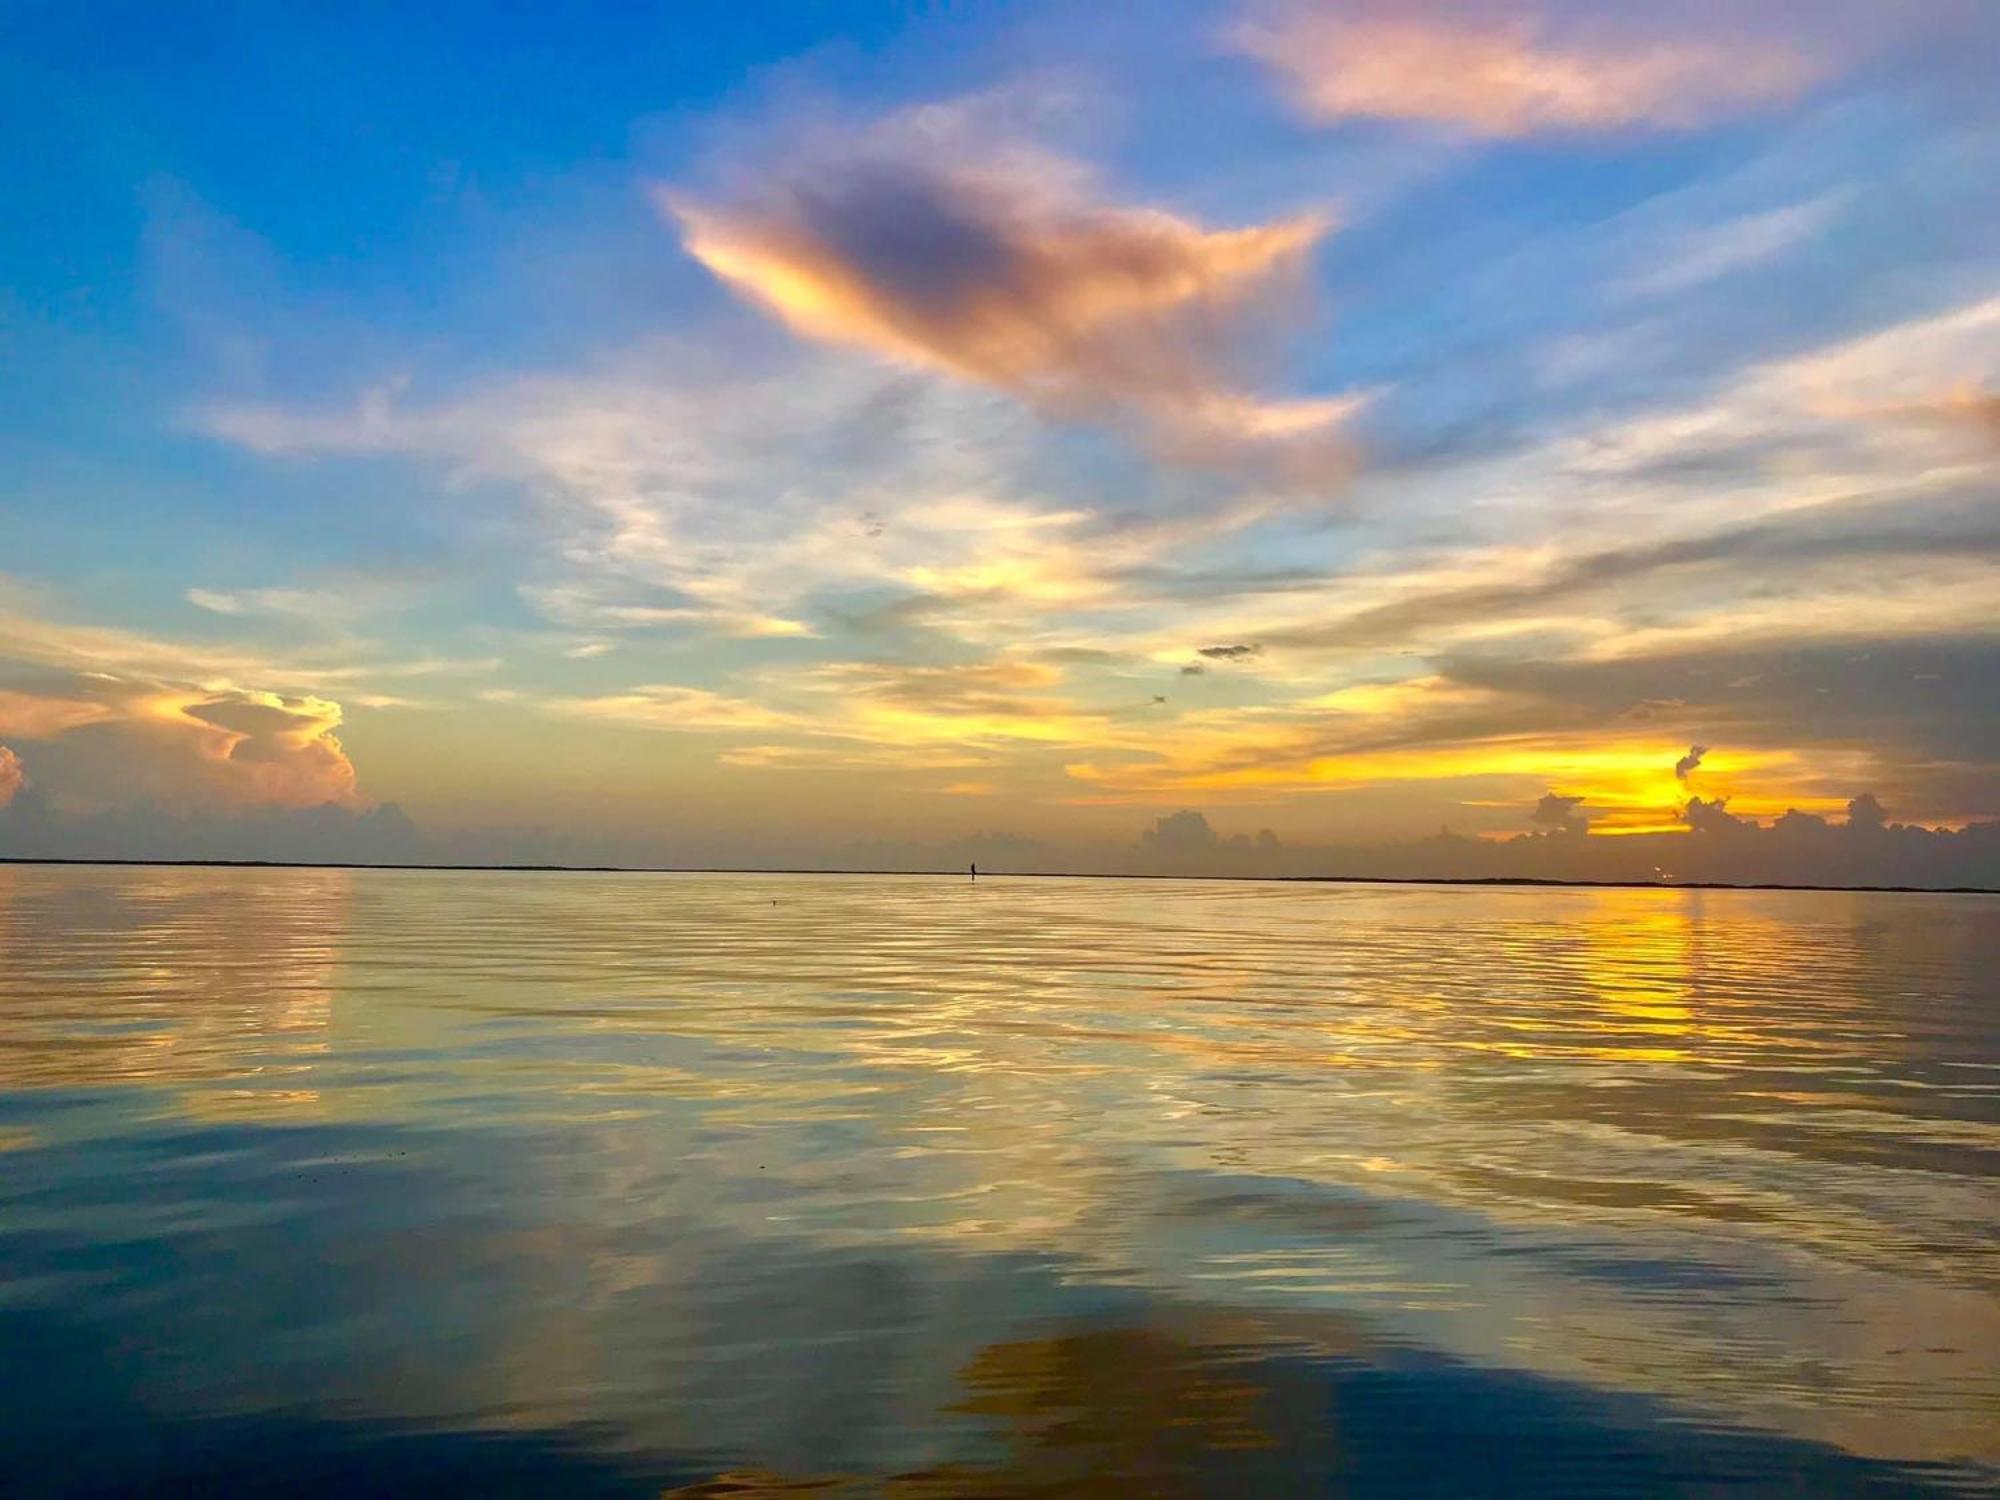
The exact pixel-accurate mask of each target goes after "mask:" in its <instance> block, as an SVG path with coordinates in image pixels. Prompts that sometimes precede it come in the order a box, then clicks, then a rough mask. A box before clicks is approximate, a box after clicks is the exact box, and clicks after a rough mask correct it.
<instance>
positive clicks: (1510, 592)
mask: <svg viewBox="0 0 2000 1500" xmlns="http://www.w3.org/2000/svg"><path fill="white" fill-rule="evenodd" d="M1896 557H1906V558H1907V557H1952V558H1971V557H2000V511H1996V509H1995V507H1994V506H1993V504H1992V497H1991V495H1990V494H1988V493H1986V492H1983V491H1981V492H1971V491H1968V492H1965V493H1962V494H1958V495H1954V496H1952V497H1950V498H1949V499H1948V500H1947V501H1945V502H1942V503H1938V504H1932V505H1924V506H1915V505H1912V504H1911V503H1909V502H1908V501H1906V500H1900V499H1899V500H1896V501H1881V500H1874V499H1871V500H1868V501H1864V502H1854V503H1845V504H1836V505H1823V506H1816V507H1814V508H1812V509H1810V510H1806V511H1802V512H1796V513H1793V514H1789V515H1785V516H1779V517H1775V518H1772V519H1769V520H1763V521H1757V522H1752V523H1750V524H1747V525H1743V526H1735V527H1730V528H1727V529H1725V530H1721V531H1714V532H1709V533H1707V534H1705V535H1702V536H1696V537H1679V538H1674V539H1672V540H1669V541H1664V542H1650V543H1647V544H1645V545H1643V546H1635V547H1614V548H1606V549H1602V550H1600V551H1596V552H1590V553H1584V554H1582V555H1580V556H1577V557H1573V558H1570V559H1568V560H1567V561H1564V562H1562V563H1560V564H1558V565H1557V566H1556V567H1554V568H1553V569H1551V570H1549V571H1547V572H1545V573H1543V574H1542V575H1541V576H1539V577H1536V578H1530V579H1526V580H1518V579H1514V578H1509V579H1506V580H1504V581H1501V582H1496V583H1490V584H1475V585H1470V586H1466V587H1459V588H1449V589H1439V590H1435V591H1433V592H1431V593H1426V594H1418V595H1415V596H1414V597H1411V598H1408V599H1399V600H1396V601H1395V602H1393V603H1390V604H1383V605H1378V606H1377V607H1375V608H1373V609H1367V610H1362V611H1360V612H1359V613H1357V614H1352V615H1349V616H1347V617H1346V618H1344V619H1338V620H1331V621H1328V622H1326V623H1324V624H1319V625H1308V626H1300V627H1296V628H1294V629H1290V630H1283V631H1276V632H1272V633H1270V634H1268V635H1267V636H1266V637H1265V640H1266V643H1267V644H1269V645H1270V646H1272V647H1273V648H1279V649H1282V648H1300V649H1304V648H1328V647H1335V648H1341V647H1349V648H1357V649H1359V648H1367V647H1372V646H1380V645H1390V644H1398V643H1401V642H1404V641H1406V640H1408V639H1409V638H1410V637H1412V636H1417V635H1421V634H1422V633H1423V632H1425V631H1429V630H1436V629H1442V628H1449V627H1453V626H1457V625H1460V624H1465V623H1469V622H1486V621H1490V620H1493V619H1495V618H1500V617H1506V616H1510V615H1517V614H1528V613H1533V612H1538V611H1542V610H1545V609H1547V608H1548V607H1549V606H1551V605H1554V604H1560V603H1564V602H1568V601H1572V600H1578V599H1582V598H1585V597H1587V596H1589V595H1591V594H1594V593H1597V592H1599V591H1601V590H1607V589H1613V588H1619V589H1621V590H1622V589H1624V588H1625V587H1626V586H1628V585H1631V584H1633V583H1634V582H1636V581H1638V580H1640V579H1647V578H1653V577H1656V576H1658V575H1660V574H1665V573H1674V572H1694V571H1698V570H1703V569H1712V570H1718V571H1723V572H1738V573H1755V574H1757V575H1759V581H1760V588H1761V589H1763V590H1764V591H1766V592H1768V591H1769V590H1770V589H1771V588H1772V584H1773V579H1772V575H1773V570H1774V569H1777V568H1779V567H1781V566H1783V565H1786V564H1809V563H1815V562H1825V561H1840V560H1851V561H1885V560H1887V559H1890V558H1896ZM1621 597H1623V596H1622V595H1621ZM1633 597H1638V595H1637V594H1634V595H1633ZM1653 602H1654V603H1655V604H1656V603H1657V601H1656V600H1655V601H1653Z"/></svg>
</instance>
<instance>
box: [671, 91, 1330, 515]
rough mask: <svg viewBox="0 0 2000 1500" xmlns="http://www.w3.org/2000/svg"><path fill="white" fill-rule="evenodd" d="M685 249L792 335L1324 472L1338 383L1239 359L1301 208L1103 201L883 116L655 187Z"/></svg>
mask: <svg viewBox="0 0 2000 1500" xmlns="http://www.w3.org/2000/svg"><path fill="white" fill-rule="evenodd" d="M660 202H661V205H662V207H663V209H664V211H665V212H666V213H667V214H668V215H670V216H671V218H672V219H673V220H674V222H676V223H677V224H678V225H679V227H680V230H681V233H682V237H683V242H684V244H685V245H686V248H687V250H688V253H689V254H691V255H692V256H693V257H694V258H695V259H696V260H698V261H700V262H701V263H702V264H703V265H704V266H706V267H707V268H708V269H709V270H710V271H712V272H714V273H715V275H716V276H718V277H719V278H721V279H722V280H723V281H724V282H726V283H728V285H729V286H731V287H732V288H733V289H735V290H736V291H737V292H738V293H739V294H741V295H742V296H743V297H745V298H746V299H747V300H749V301H751V302H753V303H755V304H756V305H758V306H760V307H762V308H763V309H764V310H766V311H767V312H769V313H771V314H772V315H773V316H775V317H776V318H777V319H779V320H780V321H781V322H783V323H784V324H785V325H786V326H787V327H789V328H791V329H792V330H793V331H794V332H797V333H799V334H802V335H804V336H806V337H808V338H811V339H815V340H820V341H824V342H827V343H832V344H837V345H843V346H847V347H851V348H858V349H863V350H866V351H868V352H870V353H872V354H875V355H878V356H882V357H885V358H888V359H892V360H896V361H899V362H902V363H904V364H907V365H911V366H914V367H917V368H922V369H929V370H936V371H942V372H944V373H946V374H948V375H951V376H953V377H955V378H957V379H960V380H965V381H969V382H973V383H976V384H979V385H984V386H990V387H993V388H996V389H999V390H1003V391H1006V392H1008V393H1010V394H1012V395H1015V396H1018V397H1020V398H1022V399H1024V400H1026V401H1028V402H1030V403H1032V404H1034V405H1037V406H1039V407H1042V408H1044V409H1047V410H1051V411H1054V412H1057V413H1059V414H1063V415H1085V416H1105V415H1109V416H1113V417H1118V418H1123V419H1129V420H1132V421H1135V422H1136V423H1137V424H1138V425H1139V426H1140V427H1141V428H1142V429H1143V430H1144V431H1145V432H1146V434H1147V435H1148V437H1149V440H1150V441H1151V442H1152V443H1153V444H1154V445H1155V446H1156V447H1157V448H1160V449H1163V450H1165V451H1167V452H1169V453H1170V454H1171V455H1172V456H1175V457H1178V458H1181V459H1186V460H1188V461H1191V462H1207V461H1214V462H1218V463H1222V464H1224V465H1234V464H1238V463H1256V464H1260V465H1262V466H1265V467H1267V468H1269V469H1271V470H1273V471H1274V472H1275V471H1283V472H1286V473H1289V474H1291V475H1292V476H1294V477H1323V476H1324V475H1325V474H1327V473H1328V472H1330V469H1331V466H1332V464H1334V463H1335V462H1336V461H1337V460H1338V459H1339V458H1340V457H1341V450H1340V445H1339V443H1338V429H1339V427H1340V424H1341V421H1342V419H1343V418H1344V417H1346V416H1347V415H1348V413H1349V412H1350V411H1351V410H1352V409H1353V408H1354V407H1355V406H1356V405H1357V404H1358V403H1357V401H1356V400H1355V399H1354V398H1351V397H1338V398H1325V399H1312V400H1293V401H1268V400H1264V399H1262V398H1259V397H1255V396H1253V395H1250V394H1248V393H1247V392H1246V390H1245V389H1244V388H1243V386H1242V384H1241V379H1240V377H1241V375H1242V373H1243V369H1242V367H1243V366H1244V364H1245V363H1246V361H1247V360H1248V359H1249V357H1250V355H1251V354H1252V352H1253V350H1254V349H1255V347H1256V346H1257V345H1258V343H1259V342H1260V341H1263V340H1265V339H1267V337H1268V336H1269V335H1270V334H1271V333H1273V332H1274V331H1276V330H1277V329H1278V328H1279V327H1280V325H1281V322H1282V321H1283V319H1284V318H1291V317H1295V315H1296V309H1297V306H1298V304H1299V302H1300V300H1301V298H1302V297H1303V295H1304V288H1305V278H1304V275H1303V273H1304V270H1305V266H1306V260H1307V257H1308V255H1309V253H1310V252H1311V250H1312V248H1313V246H1314V245H1315V244H1316V243H1317V242H1318V240H1319V239H1320V237H1321V236H1322V235H1323V234H1324V233H1325V229H1326V224H1325V222H1324V221H1323V220H1322V219H1319V218H1316V217H1300V218H1292V219H1283V220H1276V221H1272V222H1270V223H1265V224H1258V225H1252V226H1249V227H1246V228H1237V229H1210V228H1206V227H1203V226H1201V225H1199V224H1196V223H1194V222H1192V221H1190V220H1188V219H1186V218H1183V217H1180V216H1178V215H1176V214H1173V213H1169V212H1166V211H1165V210H1161V209H1152V208H1133V207H1125V206H1119V205H1114V204H1110V203H1106V202H1103V201H1101V200H1100V199H1099V198H1098V197H1097V196H1096V195H1095V194H1094V193H1093V192H1092V188H1091V184H1090V183H1089V181H1088V179H1087V177H1086V175H1085V174H1084V173H1083V172H1082V171H1081V170H1080V169H1079V168H1077V167H1076V166H1075V165H1073V164H1072V163H1069V162H1067V161H1062V160H1059V159H1057V158H1053V157H1050V156H1047V155H1045V154H1042V153H1039V152H1036V151H1033V150H1031V149H1028V148H1023V147H1016V146H1008V145H1005V144H1003V143H996V142H994V141H993V140H991V139H988V138H980V137H978V136H977V135H976V134H975V133H974V132H973V131H971V130H969V129H967V128H966V125H965V122H964V118H963V116H962V112H955V111H954V110H952V109H950V108H936V109H931V110H925V111H920V112H917V113H916V114H915V115H912V116H903V117H897V118H895V119H892V120H891V121H889V122H887V123H885V124H884V125H882V126H879V127H877V128H876V129H875V130H873V131H870V132H863V133H861V134H860V135H859V137H858V138H850V139H848V140H844V141H843V144H842V145H841V146H840V147H838V148H833V149H827V150H820V151H816V152H810V153H807V154H806V155H805V156H804V157H803V158H802V159H799V160H795V161H793V162H792V163H790V164H789V165H787V166H784V167H781V168H779V169H777V170H776V171H774V172H771V173H769V174H767V175H765V176H763V177H761V178H760V179H759V180H756V181H754V182H749V183H746V184H745V185H743V186H742V187H741V189H740V190H739V191H737V192H736V193H735V194H733V195H732V196H730V197H728V198H727V199H725V200H724V201H721V202H701V201H697V200H695V199H694V198H691V197H688V196H686V195H684V194H679V193H674V192H669V191H665V190H662V192H661V193H660Z"/></svg>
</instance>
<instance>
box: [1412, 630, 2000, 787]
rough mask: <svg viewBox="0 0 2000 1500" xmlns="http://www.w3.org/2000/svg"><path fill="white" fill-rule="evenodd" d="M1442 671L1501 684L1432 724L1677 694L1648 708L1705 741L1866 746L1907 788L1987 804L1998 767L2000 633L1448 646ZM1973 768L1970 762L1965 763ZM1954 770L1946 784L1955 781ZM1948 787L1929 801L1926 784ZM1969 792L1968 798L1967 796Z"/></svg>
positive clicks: (1612, 708)
mask: <svg viewBox="0 0 2000 1500" xmlns="http://www.w3.org/2000/svg"><path fill="white" fill-rule="evenodd" d="M1437 665H1438V671H1439V674H1440V675H1441V676H1442V677H1444V678H1445V679H1446V680H1448V681H1450V682H1452V683H1454V684H1457V685H1459V686H1463V687H1472V688H1481V689H1485V690H1487V691H1489V692H1492V693H1495V694H1498V695H1501V697H1502V699H1503V705H1504V706H1502V707H1498V708H1496V709H1494V710H1491V711H1489V712H1488V713H1487V714H1485V715H1482V716H1475V717H1474V718H1473V719H1472V720H1471V721H1469V722H1461V723H1453V722H1451V721H1449V720H1447V721H1441V722H1436V723H1433V724H1431V725H1429V726H1427V733H1428V735H1429V736H1431V737H1435V736H1438V735H1440V734H1447V733H1452V732H1455V731H1458V730H1464V729H1479V728H1482V727H1484V726H1485V724H1487V723H1490V724H1491V725H1492V726H1493V727H1494V728H1496V729H1498V728H1501V727H1504V726H1505V725H1506V724H1508V723H1513V724H1516V725H1519V726H1521V727H1523V728H1526V727H1530V726H1536V725H1539V726H1541V727H1548V728H1570V729H1587V728H1593V727H1602V726H1607V725H1610V724H1613V723H1615V722H1616V721H1618V720H1619V719H1620V718H1622V717H1624V716H1626V715H1628V714H1629V713H1630V712H1631V711H1632V709H1633V707H1634V705H1635V704H1640V703H1648V704H1652V705H1656V706H1657V705H1662V704H1666V703H1669V702H1671V703H1673V704H1676V705H1678V706H1677V707H1675V708H1673V709H1672V710H1671V711H1669V710H1666V709H1664V708H1659V709H1657V711H1656V712H1654V713H1653V714H1652V715H1651V717H1653V718H1655V719H1657V720H1659V721H1661V722H1671V723H1677V724H1678V725H1680V726H1682V727H1683V728H1685V729H1687V730H1698V731H1700V732H1701V734H1702V742H1703V743H1705V744H1713V743H1718V742H1724V741H1726V742H1728V743H1731V744H1740V745H1756V746H1766V747H1793V746H1800V745H1825V746H1829V747H1833V746H1838V747H1843V748H1849V749H1861V750H1866V751H1868V752H1869V753H1870V754H1872V755H1874V756H1876V757H1877V758H1878V759H1880V760H1881V761H1883V762H1884V763H1885V764H1887V765H1892V766H1902V767H1904V768H1906V772H1907V776H1908V778H1909V779H1908V780H1907V781H1904V782H1900V783H1899V784H1898V786H1897V787H1896V788H1895V790H1896V793H1897V796H1898V798H1899V799H1900V800H1905V801H1907V800H1909V799H1910V798H1912V797H1916V798H1918V799H1919V800H1922V801H1923V803H1924V805H1926V806H1935V807H1940V808H1942V807H1945V806H1952V807H1955V808H1956V809H1957V810H1958V811H1960V812H1966V813H1971V814H1973V815H1978V816H1984V815H1987V814H1989V813H2000V805H1996V804H1995V803H1994V802H1993V798H1994V795H1995V789H1996V786H2000V779H1996V776H1995V772H1996V770H2000V637H1991V636H1984V635H1966V636H1959V637H1930V638H1923V639H1915V640H1912V639H1909V638H1899V637H1850V638H1847V639H1836V640H1820V641H1816V642H1813V643H1811V644H1805V645H1756V646H1750V647H1738V646H1733V645H1729V644H1718V645H1714V646H1708V647H1703V648H1700V649H1696V650H1689V651H1680V652H1670V653H1663V654H1661V655H1657V656H1647V657H1621V658H1618V659H1615V660H1609V661H1566V660H1541V659H1534V658H1503V657H1500V656H1498V655H1493V654H1484V653H1482V654H1478V655H1474V654H1470V653H1467V654H1462V655H1447V656H1445V657H1442V658H1441V659H1440V660H1439V662H1438V664H1437ZM1967 768H1972V774H1968V773H1967ZM1947 783H1949V786H1950V792H1949V794H1948V795H1947V794H1946V793H1945V790H1944V789H1945V787H1946V786H1947ZM1932 786H1935V787H1936V788H1937V789H1938V790H1939V800H1937V801H1935V802H1933V801H1931V800H1930V799H1929V798H1928V796H1927V795H1926V794H1925V789H1926V788H1927V787H1932ZM1967 794H1970V795H1971V797H1972V800H1971V801H1964V800H1954V799H1962V798H1963V797H1964V796H1965V795H1967Z"/></svg>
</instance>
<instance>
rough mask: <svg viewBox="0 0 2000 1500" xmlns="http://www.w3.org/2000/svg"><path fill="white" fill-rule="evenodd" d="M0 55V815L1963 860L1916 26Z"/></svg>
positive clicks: (395, 845)
mask: <svg viewBox="0 0 2000 1500" xmlns="http://www.w3.org/2000/svg"><path fill="white" fill-rule="evenodd" d="M0 27H4V29H5V33H6V43H5V45H4V47H0V131H4V135H5V139H6V140H7V141H8V142H9V143H10V145H11V147H12V149H10V150H8V151H7V152H5V153H0V201H4V203H5V204H6V211H5V220H4V224H5V229H4V233H0V747H4V748H0V804H4V805H3V806H0V854H3V853H12V854H30V855H48V854H58V855H80V856H111V857H258V858H302V859H314V858H328V859H358V860H405V859H408V860H466V861H473V862H573V863H639V864H701V865H726V866H772V865H779V866H850V865H851V866H884V867H911V866H917V867H931V866H934V865H935V866H943V867H953V866H956V865H961V864H963V863H966V862H968V861H969V860H972V859H977V858H981V857H982V856H983V858H984V863H985V864H986V865H987V866H988V867H989V868H1006V867H1009V866H1012V867H1018V868H1068V869H1084V870H1107V871H1108V870H1150V869H1160V870H1174V871H1182V872H1189V873H1197V872H1201V873H1246V874H1254V873H1267V874H1268V873H1292V874H1311V873H1353V874H1447V873H1449V874H1466V873H1472V874H1508V873H1530V874H1542V875H1551V876H1559V875H1567V876H1577V875H1606V876H1616V877H1619V878H1626V877H1630V878H1656V877H1659V876H1677V877H1680V878H1716V879H1729V878H1745V879H1750V878H1769V879H1812V878H1818V877H1824V878H1838V879H1841V880H1853V881H1860V882H1871V881H1881V882H1889V883H1895V882H1899V881H1907V882H1908V883H1917V884H1927V883H1947V884H1949V883H2000V827H1996V825H1995V820H1997V819H2000V694H1996V691H1995V688H1996V672H1995V664H1996V660H2000V651H1997V650H1996V647H1997V646H2000V633H1997V632H1996V619H2000V611H1996V609H1995V603H1996V600H2000V570H1996V567H1995V562H1996V557H2000V505H1996V499H2000V194H1996V193H1995V192H1994V191H1993V189H1992V184H1993V183H1994V182H1995V181H2000V86H1997V85H2000V7H1995V6H1993V5H1991V4H1988V3H1984V0H1893V3H1892V0H1763V3H1759V4H1755V5H1750V4H1732V3H1725V0H1673V3H1667V4H1660V5H1649V6H1634V5H1627V4H1620V3H1611V0H1596V3H1585V0H1313V3H1297V4H1292V3H1285V0H1273V3H1263V0H1220V3H1215V4H1207V3H1192V0H1190V3H1174V4H1165V3H1154V0H1130V3H1126V4H1121V5H1118V6H1104V5H1101V4H1090V3H1071V0H1050V3H1035V0H1018V3H1013V4H1006V5H1000V4H977V3H957V4H947V3H942V0H938V3H926V4H917V3H904V4H861V3H832V0H827V3H807V0H768V3H764V4H760V5H756V6H743V5H724V4H720V3H713V4H711V3H706V0H699V3H698V0H686V3H678V4H673V5H656V6H650V7H649V6H641V5H618V6H573V7H531V6H511V5H508V6H491V5H483V6H471V5H464V6H455V5H450V4H440V5H432V6H424V7H409V6H388V5H381V6H370V5H356V6H351V7H340V8H338V10H337V11H334V10H327V9H324V8H313V7H299V6H292V5H277V4H271V5H255V4H220V5H213V6H202V7H161V6H152V5H146V6H141V5H121V4H116V3H107V4H101V5H95V6H89V7H77V6H60V5H54V4H40V3H14V4H10V5H7V6H5V7H4V9H0ZM1829 872H1830V873H1829Z"/></svg>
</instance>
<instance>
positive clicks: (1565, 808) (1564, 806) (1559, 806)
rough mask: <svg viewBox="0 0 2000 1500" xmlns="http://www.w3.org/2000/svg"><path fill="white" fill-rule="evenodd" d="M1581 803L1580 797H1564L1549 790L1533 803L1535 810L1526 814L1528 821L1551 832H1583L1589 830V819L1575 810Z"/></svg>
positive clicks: (1579, 833)
mask: <svg viewBox="0 0 2000 1500" xmlns="http://www.w3.org/2000/svg"><path fill="white" fill-rule="evenodd" d="M1582 804H1583V798H1581V797H1565V796H1563V795H1561V794H1560V793H1558V792H1549V793H1546V794H1545V795H1544V796H1543V797H1542V800H1541V801H1539V802H1537V803H1536V804H1535V810H1534V811H1533V812H1531V813H1529V814H1528V821H1529V822H1530V823H1533V824H1535V825H1536V826H1537V827H1539V828H1546V829H1547V830H1548V831H1549V832H1551V833H1572V834H1578V835H1581V834H1585V833H1588V832H1589V831H1590V819H1588V818H1586V817H1583V816H1582V815H1581V814H1579V813H1578V812H1577V808H1578V807H1580V806H1581V805H1582Z"/></svg>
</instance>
